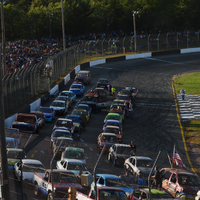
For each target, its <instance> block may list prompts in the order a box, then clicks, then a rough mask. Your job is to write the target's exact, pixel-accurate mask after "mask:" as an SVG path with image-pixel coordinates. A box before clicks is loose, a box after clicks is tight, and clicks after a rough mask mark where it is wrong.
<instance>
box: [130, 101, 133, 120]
mask: <svg viewBox="0 0 200 200" xmlns="http://www.w3.org/2000/svg"><path fill="white" fill-rule="evenodd" d="M129 114H130V117H131V119H133V104H132V102H131V101H130V103H129Z"/></svg>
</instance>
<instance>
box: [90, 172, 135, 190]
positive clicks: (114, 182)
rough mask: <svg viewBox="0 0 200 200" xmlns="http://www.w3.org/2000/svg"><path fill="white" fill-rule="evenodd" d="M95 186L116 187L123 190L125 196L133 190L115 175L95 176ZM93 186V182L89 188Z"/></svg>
mask: <svg viewBox="0 0 200 200" xmlns="http://www.w3.org/2000/svg"><path fill="white" fill-rule="evenodd" d="M96 180H97V181H96V184H97V187H99V186H100V187H102V186H106V187H118V188H120V189H122V190H124V192H125V193H126V194H130V193H131V192H132V191H133V188H131V187H130V186H129V185H128V184H127V183H126V182H124V181H123V180H122V178H120V177H119V176H117V175H113V174H96ZM92 186H94V182H93V183H92V184H91V187H92Z"/></svg>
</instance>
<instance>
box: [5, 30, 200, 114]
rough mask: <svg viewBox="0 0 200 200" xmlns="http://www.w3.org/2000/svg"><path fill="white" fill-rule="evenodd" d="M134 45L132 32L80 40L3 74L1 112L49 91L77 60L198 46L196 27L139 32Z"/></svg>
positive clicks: (13, 110)
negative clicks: (176, 30) (172, 30)
mask: <svg viewBox="0 0 200 200" xmlns="http://www.w3.org/2000/svg"><path fill="white" fill-rule="evenodd" d="M134 47H135V40H134V36H127V37H123V38H122V37H119V38H118V37H116V38H99V39H96V40H88V41H82V40H81V41H78V42H77V44H76V45H74V46H71V47H70V48H68V49H67V50H65V51H62V52H61V53H59V54H55V55H54V56H53V57H51V58H49V59H48V60H46V61H43V62H40V63H38V64H35V65H34V66H31V67H28V68H26V69H21V70H19V71H16V72H14V73H11V74H6V75H5V76H4V77H3V89H4V105H5V113H6V114H7V115H8V113H9V114H10V113H12V112H13V113H14V112H16V109H18V110H19V108H20V106H24V105H26V104H27V103H28V102H29V101H32V100H33V99H34V97H36V96H38V95H40V94H45V93H46V92H49V91H50V88H52V87H53V86H54V85H56V82H57V81H59V80H60V78H62V77H64V76H66V75H67V74H68V73H69V72H70V70H72V69H73V68H74V67H75V66H77V65H79V64H81V63H86V62H90V61H92V60H99V59H102V58H110V57H117V56H120V55H130V54H135V53H144V52H154V51H156V52H162V51H169V50H176V49H184V48H194V47H199V31H198V32H189V31H186V32H182V33H179V32H176V33H171V32H169V33H166V34H160V33H159V34H149V35H144V34H141V35H137V37H136V48H137V49H135V48H134ZM47 63H49V64H47ZM47 66H48V67H47Z"/></svg>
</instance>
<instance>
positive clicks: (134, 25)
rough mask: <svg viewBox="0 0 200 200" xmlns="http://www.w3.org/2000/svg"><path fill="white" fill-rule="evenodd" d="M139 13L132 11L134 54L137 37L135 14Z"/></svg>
mask: <svg viewBox="0 0 200 200" xmlns="http://www.w3.org/2000/svg"><path fill="white" fill-rule="evenodd" d="M137 13H139V11H134V10H133V28H134V47H135V52H137V38H136V37H137V35H136V24H135V14H137Z"/></svg>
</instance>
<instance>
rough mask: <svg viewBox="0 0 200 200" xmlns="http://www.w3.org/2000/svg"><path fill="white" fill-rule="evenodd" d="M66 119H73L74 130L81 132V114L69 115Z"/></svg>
mask: <svg viewBox="0 0 200 200" xmlns="http://www.w3.org/2000/svg"><path fill="white" fill-rule="evenodd" d="M65 118H66V119H71V120H72V121H73V124H74V126H75V129H74V132H76V133H81V131H82V129H83V127H82V126H81V119H80V116H79V115H67V116H66V117H65Z"/></svg>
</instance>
